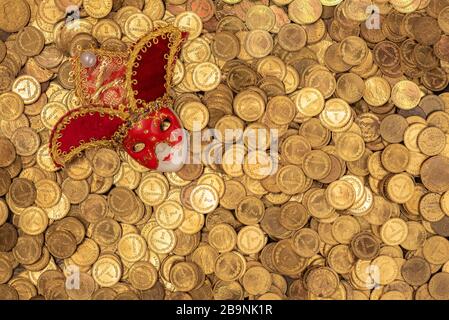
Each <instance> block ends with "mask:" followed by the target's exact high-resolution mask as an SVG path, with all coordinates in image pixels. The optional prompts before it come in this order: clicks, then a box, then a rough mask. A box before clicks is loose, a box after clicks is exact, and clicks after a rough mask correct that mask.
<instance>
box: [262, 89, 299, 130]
mask: <svg viewBox="0 0 449 320" xmlns="http://www.w3.org/2000/svg"><path fill="white" fill-rule="evenodd" d="M266 114H267V116H268V118H269V119H270V120H271V121H273V122H274V123H275V124H277V125H286V124H288V123H290V122H292V121H293V119H294V118H295V116H296V107H295V104H294V103H293V101H292V100H291V99H290V98H288V97H285V96H277V97H273V98H272V99H271V100H270V101H269V102H268V104H267V113H266Z"/></svg>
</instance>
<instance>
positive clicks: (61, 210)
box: [45, 194, 70, 220]
mask: <svg viewBox="0 0 449 320" xmlns="http://www.w3.org/2000/svg"><path fill="white" fill-rule="evenodd" d="M69 211H70V202H69V200H68V199H67V196H66V195H65V194H61V198H60V199H59V201H58V203H57V204H56V205H54V206H53V207H51V208H45V212H46V213H47V215H48V218H50V219H52V220H60V219H62V218H64V217H66V216H67V215H68V214H69Z"/></svg>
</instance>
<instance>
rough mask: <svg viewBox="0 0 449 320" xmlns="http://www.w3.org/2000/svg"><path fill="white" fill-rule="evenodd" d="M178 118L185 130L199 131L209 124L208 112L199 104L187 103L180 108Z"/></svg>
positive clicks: (195, 102)
mask: <svg viewBox="0 0 449 320" xmlns="http://www.w3.org/2000/svg"><path fill="white" fill-rule="evenodd" d="M179 118H180V119H181V121H182V123H183V124H184V127H185V128H186V129H187V130H189V131H192V132H194V131H201V130H202V129H204V128H205V127H206V126H207V124H208V122H209V110H208V109H207V108H206V106H205V105H204V104H202V103H201V102H197V101H192V102H187V103H186V104H184V105H183V106H182V109H181V111H180V113H179Z"/></svg>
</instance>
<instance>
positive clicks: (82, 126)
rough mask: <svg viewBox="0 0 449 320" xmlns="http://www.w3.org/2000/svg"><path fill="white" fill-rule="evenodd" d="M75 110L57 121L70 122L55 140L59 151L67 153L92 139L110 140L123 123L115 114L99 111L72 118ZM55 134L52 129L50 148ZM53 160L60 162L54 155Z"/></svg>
mask: <svg viewBox="0 0 449 320" xmlns="http://www.w3.org/2000/svg"><path fill="white" fill-rule="evenodd" d="M76 112H77V110H73V111H70V112H69V113H67V114H66V115H65V116H64V117H63V118H62V119H61V120H60V121H59V123H62V122H63V121H66V120H67V119H70V123H69V124H67V125H66V127H65V128H64V129H63V130H61V131H60V134H61V137H60V138H59V139H58V140H57V142H59V143H60V146H59V147H58V149H59V150H60V151H61V152H66V153H68V152H70V151H71V150H72V149H75V148H77V147H80V146H82V145H83V144H85V143H88V142H90V141H92V139H95V140H111V138H112V136H113V135H114V133H115V132H116V131H117V130H118V128H119V127H120V126H121V125H122V124H123V123H124V120H122V119H121V118H119V117H117V116H111V115H108V114H101V113H100V112H89V113H87V114H85V115H84V116H80V117H76V118H72V117H73V115H74V114H75V113H76ZM56 127H57V126H56ZM55 134H56V133H55V131H53V132H52V136H51V139H50V150H52V147H53V136H54V135H55ZM54 156H55V155H54ZM54 160H55V162H56V163H57V164H59V165H61V164H62V163H58V161H57V159H56V157H54Z"/></svg>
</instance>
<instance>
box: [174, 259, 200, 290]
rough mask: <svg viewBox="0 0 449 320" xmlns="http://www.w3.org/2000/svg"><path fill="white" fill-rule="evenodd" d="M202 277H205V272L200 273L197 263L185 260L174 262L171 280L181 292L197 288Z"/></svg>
mask: <svg viewBox="0 0 449 320" xmlns="http://www.w3.org/2000/svg"><path fill="white" fill-rule="evenodd" d="M202 277H203V278H204V274H201V273H200V271H199V269H198V267H197V265H196V264H194V263H192V262H184V261H181V262H178V263H176V264H174V265H173V267H172V268H171V270H170V276H169V278H170V282H171V283H172V284H173V286H174V287H175V288H176V290H177V291H181V292H188V291H192V290H193V289H195V288H196V287H197V286H198V283H199V282H200V281H201V278H202Z"/></svg>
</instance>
